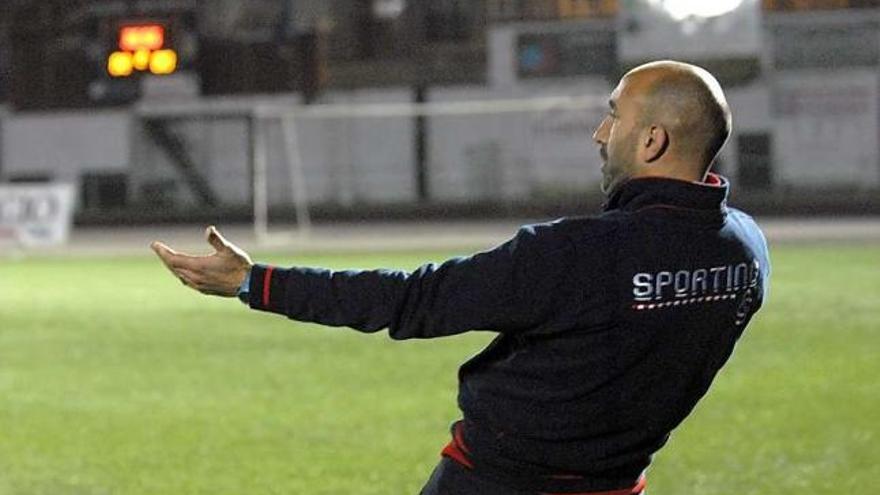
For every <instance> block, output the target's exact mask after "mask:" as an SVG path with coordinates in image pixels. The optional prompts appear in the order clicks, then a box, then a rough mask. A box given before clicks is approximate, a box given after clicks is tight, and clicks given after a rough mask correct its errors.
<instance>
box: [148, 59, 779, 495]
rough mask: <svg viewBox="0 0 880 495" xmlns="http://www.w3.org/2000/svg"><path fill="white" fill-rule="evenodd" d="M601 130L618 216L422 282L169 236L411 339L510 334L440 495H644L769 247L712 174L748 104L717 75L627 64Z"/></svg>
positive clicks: (307, 306)
mask: <svg viewBox="0 0 880 495" xmlns="http://www.w3.org/2000/svg"><path fill="white" fill-rule="evenodd" d="M609 105H610V107H611V108H610V112H609V113H608V115H607V116H606V117H605V119H604V120H603V121H602V123H601V125H600V126H599V128H598V129H597V130H596V132H595V133H594V135H593V139H594V140H595V142H596V143H597V144H598V146H599V148H600V153H601V155H602V158H603V161H604V165H603V167H602V174H603V181H602V189H603V191H604V192H605V193H606V194H607V196H608V203H607V205H606V207H605V211H604V212H603V213H602V214H601V215H598V216H591V217H583V218H570V219H561V220H558V221H555V222H552V223H546V224H539V225H531V226H526V227H523V228H522V229H520V231H519V232H518V233H517V235H516V236H515V237H514V238H513V239H511V240H510V241H508V242H506V243H504V244H502V245H501V246H498V247H497V248H495V249H492V250H490V251H486V252H483V253H478V254H475V255H473V256H470V257H466V258H457V259H452V260H449V261H447V262H445V263H443V264H441V265H434V264H429V265H425V266H423V267H421V268H419V269H418V270H416V271H414V272H412V273H404V272H400V271H390V270H369V271H346V272H331V271H329V270H324V269H318V268H300V267H294V268H290V269H282V268H277V267H273V266H266V265H258V264H257V265H255V264H252V263H251V260H250V259H249V258H248V256H247V255H246V254H245V253H244V252H242V251H241V250H240V249H238V248H237V247H235V246H234V245H232V244H230V243H229V242H228V241H226V240H225V239H223V237H222V236H221V235H220V234H219V233H218V232H217V231H216V229H214V228H213V227H211V228H209V229H208V240H209V242H210V243H211V244H212V245H213V246H214V248H215V249H216V253H214V254H213V255H211V256H205V257H192V256H188V255H184V254H178V253H175V252H174V251H173V250H171V249H170V248H168V247H167V246H165V245H163V244H161V243H154V244H153V248H154V249H155V251H156V253H157V254H158V255H159V256H160V257H161V258H162V260H163V261H164V262H165V263H166V265H167V266H168V268H169V269H170V270H171V271H172V272H173V273H174V274H175V275H176V276H178V277H179V278H180V280H182V281H183V283H184V284H186V285H187V286H189V287H192V288H194V289H197V290H199V291H201V292H203V293H206V294H214V295H220V296H235V295H236V294H238V295H240V296H241V297H243V299H244V300H245V301H246V302H247V303H248V304H249V305H250V307H251V308H254V309H258V310H262V311H271V312H275V313H280V314H283V315H286V316H288V317H290V318H293V319H296V320H301V321H310V322H317V323H321V324H324V325H340V326H349V327H352V328H355V329H357V330H360V331H363V332H375V331H378V330H380V329H383V328H387V329H388V332H389V335H390V336H391V337H392V338H394V339H409V338H433V337H441V336H445V335H454V334H458V333H462V332H466V331H469V330H491V331H495V332H497V333H498V336H497V337H496V338H495V340H494V341H493V342H492V343H491V344H490V345H489V346H488V347H487V348H486V349H485V350H484V351H483V352H481V353H480V354H479V355H477V356H476V357H474V358H473V359H471V360H470V361H468V362H467V363H465V364H464V365H463V366H462V367H461V369H460V370H459V383H460V388H459V406H460V408H461V410H462V413H463V419H462V420H460V421H457V422H456V423H454V425H453V427H452V440H451V441H450V443H449V445H447V446H446V448H444V449H443V452H442V454H443V455H442V460H441V462H440V464H439V465H438V466H437V468H436V469H435V471H434V473H433V475H432V476H431V479H430V480H429V481H428V484H427V485H426V486H425V488H424V489H423V491H422V493H423V494H426V495H436V494H457V495H463V494H464V495H466V494H480V495H493V494H551V493H552V494H562V493H579V494H596V493H601V494H603V495H618V494H620V495H624V494H638V493H642V491H643V490H644V486H645V477H644V472H645V470H646V468H647V467H648V465H649V464H650V461H651V457H652V455H653V454H654V452H656V451H657V450H659V449H660V448H661V447H662V446H663V445H664V444H665V442H666V441H667V439H668V437H669V434H670V432H671V431H672V430H673V429H674V428H675V427H676V426H677V425H678V424H679V423H680V422H681V421H682V420H683V419H684V418H685V417H686V416H687V415H688V414H689V413H690V411H691V410H692V409H693V407H694V406H695V405H696V403H697V401H698V400H699V399H700V398H701V397H702V396H703V395H704V394H705V393H706V391H707V389H708V387H709V385H710V384H711V382H712V380H713V378H714V376H715V374H716V373H717V372H718V370H719V369H720V368H721V366H722V365H723V364H724V363H725V362H726V361H727V359H728V358H729V357H730V355H731V353H732V351H733V348H734V344H735V343H736V341H737V339H738V338H739V336H740V335H741V333H742V332H743V330H744V329H745V326H746V325H747V324H748V322H749V320H750V319H751V317H752V315H753V314H754V313H755V312H756V311H757V310H758V308H760V306H761V304H762V301H763V299H764V295H765V293H766V287H767V283H768V276H769V269H770V267H769V260H768V253H767V246H766V243H765V241H764V237H763V235H762V234H761V232H760V230H759V229H758V227H757V226H756V225H755V223H754V221H753V220H752V219H751V218H750V217H749V216H747V215H745V214H744V213H742V212H740V211H737V210H735V209H732V208H728V207H727V206H726V197H727V191H728V185H727V181H726V180H725V179H723V178H721V177H719V176H717V175H714V174H710V173H709V167H710V166H711V163H712V161H713V160H714V158H715V156H716V154H717V153H718V151H719V149H720V148H721V147H722V145H723V144H724V142H725V141H726V139H727V137H728V135H729V133H730V126H731V118H730V112H729V109H728V106H727V103H726V101H725V98H724V94H723V92H722V90H721V87H720V86H719V84H718V82H717V81H716V80H715V78H713V77H712V76H711V75H710V74H709V73H708V72H706V71H705V70H703V69H701V68H698V67H695V66H692V65H687V64H683V63H678V62H670V61H663V62H655V63H651V64H647V65H643V66H640V67H637V68H636V69H634V70H632V71H630V72H629V73H628V74H626V75H625V76H624V77H623V78H622V80H621V81H620V84H619V85H618V86H617V88H615V90H614V91H613V93H612V94H611V99H610V101H609Z"/></svg>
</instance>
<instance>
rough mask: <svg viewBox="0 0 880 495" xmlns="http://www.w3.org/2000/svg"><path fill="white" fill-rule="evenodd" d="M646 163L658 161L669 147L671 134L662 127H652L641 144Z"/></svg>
mask: <svg viewBox="0 0 880 495" xmlns="http://www.w3.org/2000/svg"><path fill="white" fill-rule="evenodd" d="M641 144H642V146H641V148H642V152H643V153H644V156H645V162H647V163H651V162H654V161H656V160H658V159H659V158H660V157H661V156H663V154H664V153H666V149H667V148H668V147H669V134H668V133H667V132H666V128H664V127H663V126H662V125H652V126H651V127H650V128H648V132H647V133H646V135H645V137H644V141H643V142H642V143H641Z"/></svg>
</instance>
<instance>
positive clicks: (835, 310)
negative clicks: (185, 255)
mask: <svg viewBox="0 0 880 495" xmlns="http://www.w3.org/2000/svg"><path fill="white" fill-rule="evenodd" d="M452 254H455V253H437V252H434V253H405V254H403V253H401V254H394V253H389V254H374V255H364V256H356V257H355V256H343V255H327V256H269V257H268V259H269V260H270V261H273V262H277V263H282V264H288V263H289V264H294V263H295V264H320V265H325V266H330V267H335V268H350V267H375V266H393V267H402V268H412V267H415V266H417V265H418V264H420V263H421V262H423V261H430V260H433V261H436V260H441V259H443V258H445V257H447V256H450V255H452ZM772 254H773V262H774V275H773V284H772V291H771V294H770V301H769V303H768V305H767V306H766V307H765V308H764V310H763V311H762V313H760V314H759V315H758V317H757V318H756V320H755V321H754V322H753V323H752V325H751V326H750V328H749V329H748V330H747V333H746V335H745V336H744V337H743V339H742V340H741V341H740V345H739V347H738V349H737V352H736V353H735V354H734V357H733V359H732V360H731V362H730V363H728V365H727V367H726V368H725V369H724V370H723V371H722V373H721V374H720V375H719V377H718V378H717V380H716V382H715V385H714V387H713V389H712V390H711V391H710V393H709V395H708V396H707V397H706V398H705V399H704V400H703V402H701V404H700V405H699V406H698V407H697V409H696V411H695V412H694V414H693V415H692V416H691V417H690V418H689V420H688V421H686V422H685V424H684V425H683V426H682V427H681V428H679V430H678V431H677V432H676V433H675V434H674V435H673V437H672V439H671V441H670V443H669V445H668V446H667V447H666V448H665V449H664V450H663V451H661V453H660V454H659V455H658V456H657V457H656V459H655V462H654V465H653V467H652V468H651V470H650V471H649V493H651V495H663V494H669V495H679V494H695V493H699V494H701V495H711V494H717V495H728V494H736V495H749V494H754V495H765V494H771V493H809V494H811V495H817V494H829V495H830V494H835V495H836V494H838V493H856V492H860V491H864V490H867V491H870V490H871V489H872V487H873V488H876V486H877V485H876V483H878V481H877V480H880V464H878V460H880V438H878V432H880V385H878V384H880V379H878V377H880V246H876V245H873V246H872V245H862V246H849V247H848V246H843V245H817V246H793V245H781V246H777V247H775V249H774V250H773V253H772ZM259 258H260V259H264V260H265V259H267V258H266V257H259ZM490 337H491V336H490V335H489V334H469V335H463V336H459V337H453V338H447V339H441V340H434V341H420V342H393V341H391V340H390V339H388V338H387V336H386V334H385V333H384V332H383V333H379V334H376V335H362V334H359V333H357V332H353V331H349V330H346V329H331V328H322V327H318V326H314V325H306V324H298V323H295V322H291V321H288V320H286V319H284V318H281V317H277V316H274V315H268V314H258V313H255V312H251V311H248V310H247V309H245V308H244V307H243V306H242V305H240V304H239V303H238V302H237V301H235V300H221V299H215V298H206V297H203V296H200V295H198V294H196V293H194V292H192V291H190V290H188V289H184V288H183V287H182V286H181V285H180V284H179V283H178V282H177V281H176V280H175V279H174V278H172V277H171V276H170V275H169V274H168V273H167V272H166V271H165V269H164V268H163V267H162V266H161V265H160V263H159V261H158V260H157V259H154V258H152V257H148V255H147V254H146V248H145V255H144V256H143V257H136V258H114V259H24V260H17V261H16V260H10V259H0V494H2V495H7V494H8V495H38V494H39V495H117V494H119V495H123V494H124V495H134V494H144V495H146V494H151V495H152V494H175V495H177V494H212V495H221V494H229V495H233V494H234V495H240V494H344V493H345V494H348V493H358V494H382V495H388V494H407V493H409V494H414V493H417V492H418V489H419V488H420V487H421V485H422V484H423V482H424V481H425V479H426V478H427V476H428V474H429V472H430V470H431V469H432V467H433V466H434V464H435V463H436V462H437V460H438V453H439V450H440V448H441V447H442V446H443V445H444V444H445V443H446V441H447V440H448V430H447V428H448V425H449V423H450V422H451V421H452V420H454V419H456V418H458V412H457V409H456V405H455V395H456V369H457V366H458V365H459V364H460V363H461V362H463V361H464V360H465V359H467V358H468V357H469V356H471V355H472V354H473V353H474V352H476V351H478V350H479V349H480V348H481V347H482V346H483V345H484V344H485V343H486V342H487V341H488V340H489V338H490Z"/></svg>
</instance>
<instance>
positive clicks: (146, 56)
mask: <svg viewBox="0 0 880 495" xmlns="http://www.w3.org/2000/svg"><path fill="white" fill-rule="evenodd" d="M117 38H118V46H117V48H118V49H117V50H114V51H113V52H112V53H111V54H110V55H109V56H108V57H107V73H108V74H109V75H110V76H111V77H128V76H131V75H132V74H134V73H135V72H149V73H150V74H153V75H157V76H158V75H167V74H171V73H173V72H174V71H175V70H177V52H176V51H175V50H174V49H173V48H170V47H168V46H166V37H165V27H164V26H163V25H161V24H131V25H122V26H120V27H119V29H118V30H117Z"/></svg>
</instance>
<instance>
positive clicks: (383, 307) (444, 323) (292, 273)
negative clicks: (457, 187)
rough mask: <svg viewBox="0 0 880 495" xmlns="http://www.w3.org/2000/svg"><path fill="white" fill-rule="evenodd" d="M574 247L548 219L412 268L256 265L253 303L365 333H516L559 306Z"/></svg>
mask: <svg viewBox="0 0 880 495" xmlns="http://www.w3.org/2000/svg"><path fill="white" fill-rule="evenodd" d="M573 252H574V250H573V247H572V245H571V243H570V242H569V241H567V240H565V239H563V238H562V237H561V236H559V235H557V234H555V233H554V232H553V229H552V224H542V225H537V226H528V227H523V228H522V229H520V231H519V232H518V233H517V235H516V236H515V237H514V238H513V239H511V240H509V241H507V242H505V243H504V244H502V245H500V246H498V247H496V248H495V249H492V250H489V251H485V252H481V253H477V254H474V255H472V256H468V257H461V258H453V259H450V260H448V261H446V262H444V263H442V264H439V265H438V264H433V263H432V264H426V265H424V266H422V267H420V268H418V269H417V270H415V271H413V272H411V273H407V272H403V271H396V270H386V269H379V270H358V271H331V270H327V269H323V268H304V267H293V268H288V269H282V268H278V267H272V266H267V265H255V266H254V268H253V271H252V275H251V285H250V295H249V297H250V299H249V305H250V307H251V308H254V309H257V310H263V311H270V312H273V313H279V314H283V315H286V316H287V317H289V318H291V319H294V320H298V321H306V322H312V323H318V324H322V325H328V326H347V327H351V328H354V329H356V330H359V331H362V332H376V331H378V330H381V329H383V328H388V333H389V335H390V336H391V338H393V339H409V338H431V337H441V336H445V335H454V334H458V333H462V332H466V331H468V330H492V331H497V332H515V331H518V330H522V329H525V328H529V327H531V326H533V325H535V324H536V323H538V322H540V321H542V320H543V319H545V315H547V313H548V312H551V311H553V310H554V307H553V306H554V302H555V301H557V300H558V298H555V297H554V293H555V289H556V288H557V286H558V285H560V284H563V283H564V279H565V277H566V274H567V273H568V271H567V270H566V267H567V265H568V264H569V263H571V261H572V257H573V256H574V255H573Z"/></svg>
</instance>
